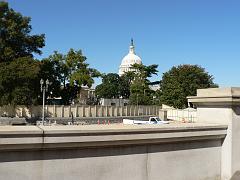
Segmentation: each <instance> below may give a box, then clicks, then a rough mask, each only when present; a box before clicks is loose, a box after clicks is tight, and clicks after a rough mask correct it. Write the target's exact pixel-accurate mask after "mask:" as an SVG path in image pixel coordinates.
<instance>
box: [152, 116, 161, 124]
mask: <svg viewBox="0 0 240 180" xmlns="http://www.w3.org/2000/svg"><path fill="white" fill-rule="evenodd" d="M158 121H159V119H158V118H157V117H154V118H151V122H153V123H158Z"/></svg>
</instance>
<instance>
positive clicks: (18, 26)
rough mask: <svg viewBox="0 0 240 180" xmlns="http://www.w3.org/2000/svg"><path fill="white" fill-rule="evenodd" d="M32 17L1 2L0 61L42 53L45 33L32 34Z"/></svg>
mask: <svg viewBox="0 0 240 180" xmlns="http://www.w3.org/2000/svg"><path fill="white" fill-rule="evenodd" d="M30 21H31V18H30V17H25V16H22V15H21V14H20V13H18V12H15V11H14V10H13V9H11V8H9V6H8V3H7V2H0V62H9V61H14V60H15V59H17V58H19V57H26V56H31V57H32V53H37V54H41V50H40V48H42V47H43V46H44V35H43V34H41V35H32V34H30V33H31V30H32V27H31V25H30Z"/></svg>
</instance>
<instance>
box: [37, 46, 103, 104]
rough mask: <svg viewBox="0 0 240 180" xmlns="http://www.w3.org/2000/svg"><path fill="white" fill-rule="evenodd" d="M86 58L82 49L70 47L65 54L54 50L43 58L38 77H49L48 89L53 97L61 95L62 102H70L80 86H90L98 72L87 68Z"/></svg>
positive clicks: (98, 74)
mask: <svg viewBox="0 0 240 180" xmlns="http://www.w3.org/2000/svg"><path fill="white" fill-rule="evenodd" d="M86 60H87V58H86V57H85V56H84V55H83V54H82V51H81V50H79V51H75V50H73V49H70V50H69V52H68V53H67V54H66V55H63V54H61V53H58V52H57V51H55V52H54V54H53V55H50V56H49V57H48V58H46V59H43V61H42V68H41V73H40V75H39V76H40V77H43V78H45V79H49V81H50V82H52V84H51V86H50V87H49V89H50V90H51V91H52V95H51V96H53V97H59V96H61V97H62V100H63V103H64V104H69V103H70V102H72V101H73V100H74V99H75V98H76V97H77V95H78V94H79V91H80V89H81V86H88V87H91V86H92V84H93V83H94V79H93V78H94V77H98V76H100V73H99V72H98V71H97V70H96V69H93V68H89V64H87V63H86Z"/></svg>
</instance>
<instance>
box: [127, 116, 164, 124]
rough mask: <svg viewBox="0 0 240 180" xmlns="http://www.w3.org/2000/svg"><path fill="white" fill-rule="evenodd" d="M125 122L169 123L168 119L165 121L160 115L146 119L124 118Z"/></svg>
mask: <svg viewBox="0 0 240 180" xmlns="http://www.w3.org/2000/svg"><path fill="white" fill-rule="evenodd" d="M123 124H169V122H168V121H163V120H161V119H159V118H158V117H149V119H148V120H147V121H146V120H131V119H123Z"/></svg>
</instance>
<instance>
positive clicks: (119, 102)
mask: <svg viewBox="0 0 240 180" xmlns="http://www.w3.org/2000/svg"><path fill="white" fill-rule="evenodd" d="M128 103H129V100H128V99H121V98H119V99H105V98H101V99H100V101H99V104H100V105H101V106H127V105H128Z"/></svg>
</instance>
